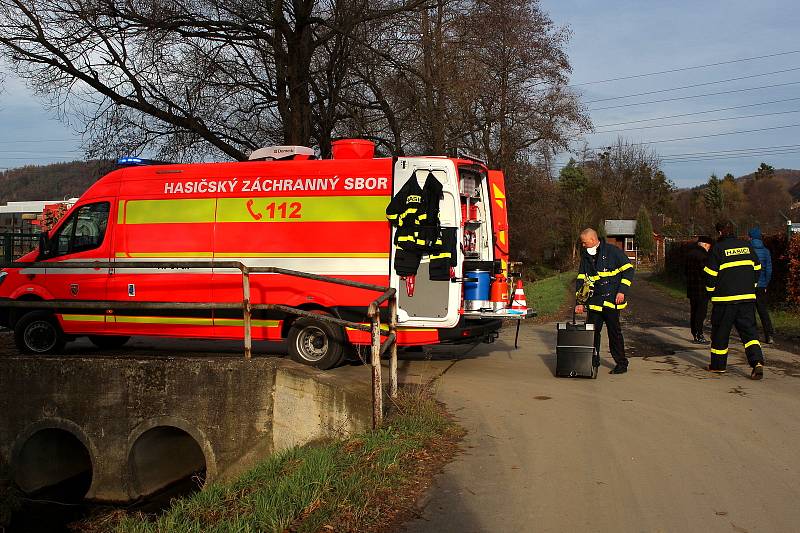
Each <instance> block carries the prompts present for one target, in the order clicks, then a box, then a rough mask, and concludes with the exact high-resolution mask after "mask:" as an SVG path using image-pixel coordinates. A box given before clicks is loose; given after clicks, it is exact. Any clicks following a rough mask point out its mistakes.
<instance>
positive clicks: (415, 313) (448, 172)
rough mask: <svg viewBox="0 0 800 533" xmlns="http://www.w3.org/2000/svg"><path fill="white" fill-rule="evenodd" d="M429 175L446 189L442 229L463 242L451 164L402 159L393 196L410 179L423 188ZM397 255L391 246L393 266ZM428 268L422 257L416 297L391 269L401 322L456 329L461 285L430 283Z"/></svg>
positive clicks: (460, 258) (440, 209) (456, 183)
mask: <svg viewBox="0 0 800 533" xmlns="http://www.w3.org/2000/svg"><path fill="white" fill-rule="evenodd" d="M429 173H431V174H433V176H434V177H435V178H436V179H438V180H439V181H440V182H441V184H442V187H443V197H442V199H441V200H440V202H439V219H440V221H441V224H442V228H443V229H444V230H445V231H454V232H456V242H457V243H459V242H461V239H462V235H461V229H460V220H459V218H460V213H461V211H460V204H459V196H458V179H457V174H456V169H455V165H453V163H452V161H450V160H448V159H442V158H430V159H427V158H418V157H414V158H399V159H398V160H397V161H396V163H395V167H394V179H393V191H392V194H393V195H395V194H397V193H398V192H399V191H400V189H401V188H402V187H403V185H405V184H406V182H407V181H408V180H410V179H416V180H418V181H419V183H420V186H423V185H424V184H425V180H426V179H427V176H428V174H429ZM394 231H395V230H394V228H393V230H392V242H394ZM457 248H458V247H457ZM395 252H396V248H395V246H394V245H392V254H391V261H392V263H391V264H392V265H394V255H395ZM456 253H458V254H459V256H460V255H461V253H462V252H461V250H460V249H458V250H457V252H456ZM462 259H463V258H462V257H459V258H458V264H461V263H462ZM429 266H430V261H429V259H428V256H427V255H424V256H422V259H421V261H420V265H419V269H418V270H417V275H416V277H415V281H414V294H413V296H409V294H408V290H407V286H406V280H404V279H401V278H400V276H398V275H397V273H396V272H395V271H394V267H393V266H392V274H391V286H392V287H394V288H395V289H397V302H398V307H399V309H398V321H399V323H400V324H401V325H403V326H406V327H409V326H416V327H439V328H449V327H453V326H455V325H456V324H457V323H458V319H459V308H460V306H461V284H460V283H451V282H449V281H431V279H430V273H429ZM457 275H460V273H457Z"/></svg>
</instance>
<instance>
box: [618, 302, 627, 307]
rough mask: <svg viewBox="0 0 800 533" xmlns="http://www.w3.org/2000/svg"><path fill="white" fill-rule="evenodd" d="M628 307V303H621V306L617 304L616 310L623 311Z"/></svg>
mask: <svg viewBox="0 0 800 533" xmlns="http://www.w3.org/2000/svg"><path fill="white" fill-rule="evenodd" d="M626 307H628V302H622V303H621V304H617V309H625V308H626Z"/></svg>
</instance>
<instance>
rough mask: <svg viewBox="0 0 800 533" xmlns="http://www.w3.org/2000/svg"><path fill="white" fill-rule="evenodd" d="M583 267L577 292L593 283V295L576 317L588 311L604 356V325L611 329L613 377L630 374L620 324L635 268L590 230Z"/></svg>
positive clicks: (585, 240)
mask: <svg viewBox="0 0 800 533" xmlns="http://www.w3.org/2000/svg"><path fill="white" fill-rule="evenodd" d="M581 245H582V246H583V248H584V249H583V252H582V253H581V265H580V267H579V269H578V281H577V283H576V288H577V290H578V292H580V291H581V289H582V288H583V286H584V284H585V283H592V284H593V290H592V295H591V297H589V300H588V302H587V303H586V305H585V306H583V305H577V306H575V312H576V313H582V312H583V311H584V308H586V311H587V314H586V321H587V322H588V323H590V324H594V346H595V349H596V350H597V353H598V354H599V353H600V332H601V331H602V329H603V324H606V327H607V328H608V347H609V349H610V351H611V357H613V358H614V362H615V363H616V366H615V367H614V369H613V370H612V371H611V373H612V374H624V373H625V372H627V371H628V358H627V357H625V339H624V338H623V336H622V326H621V325H620V322H619V312H620V310H621V309H625V307H627V305H628V302H627V301H626V300H625V293H626V292H627V290H628V287H630V286H631V282H632V280H633V265H631V262H630V260H629V259H628V256H627V255H625V253H624V252H623V251H622V250H620V249H619V248H617V247H616V246H614V245H611V244H608V243H606V241H605V239H599V238H598V237H597V232H596V231H595V230H593V229H591V228H587V229H585V230H583V231H582V232H581Z"/></svg>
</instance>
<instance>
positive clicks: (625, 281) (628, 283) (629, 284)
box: [620, 278, 631, 287]
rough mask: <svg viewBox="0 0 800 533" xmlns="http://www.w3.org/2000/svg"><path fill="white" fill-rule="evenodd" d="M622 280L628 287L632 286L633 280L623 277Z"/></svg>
mask: <svg viewBox="0 0 800 533" xmlns="http://www.w3.org/2000/svg"><path fill="white" fill-rule="evenodd" d="M620 281H621V282H622V284H623V285H627V286H628V287H630V286H631V280H629V279H625V278H622V279H621V280H620Z"/></svg>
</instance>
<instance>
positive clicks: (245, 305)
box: [241, 265, 253, 360]
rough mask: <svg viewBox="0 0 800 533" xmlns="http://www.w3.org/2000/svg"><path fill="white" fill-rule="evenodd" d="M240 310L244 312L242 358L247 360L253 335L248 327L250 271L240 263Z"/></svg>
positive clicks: (251, 346)
mask: <svg viewBox="0 0 800 533" xmlns="http://www.w3.org/2000/svg"><path fill="white" fill-rule="evenodd" d="M241 269H242V297H243V298H242V310H243V312H244V358H245V359H246V360H249V359H250V357H251V356H252V355H253V335H252V331H251V329H250V323H251V321H250V317H251V313H252V308H251V307H250V272H249V271H248V269H247V266H245V265H242V266H241Z"/></svg>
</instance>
